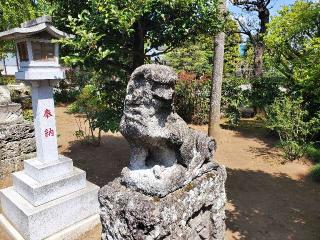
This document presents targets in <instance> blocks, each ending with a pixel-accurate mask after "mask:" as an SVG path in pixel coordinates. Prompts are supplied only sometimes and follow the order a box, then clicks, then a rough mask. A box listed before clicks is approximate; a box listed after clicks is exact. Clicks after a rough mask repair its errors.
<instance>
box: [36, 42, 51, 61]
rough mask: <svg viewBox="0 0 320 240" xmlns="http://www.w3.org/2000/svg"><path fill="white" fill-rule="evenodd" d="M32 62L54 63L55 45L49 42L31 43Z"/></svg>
mask: <svg viewBox="0 0 320 240" xmlns="http://www.w3.org/2000/svg"><path fill="white" fill-rule="evenodd" d="M31 46H32V53H33V61H54V60H55V44H54V43H51V42H40V41H31Z"/></svg>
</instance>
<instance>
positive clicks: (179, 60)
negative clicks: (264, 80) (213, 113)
mask: <svg viewBox="0 0 320 240" xmlns="http://www.w3.org/2000/svg"><path fill="white" fill-rule="evenodd" d="M224 29H225V33H226V42H225V54H224V69H223V70H224V77H225V78H224V80H223V88H226V89H232V88H234V87H235V86H238V85H239V84H240V81H237V79H236V78H234V77H233V76H235V75H236V72H237V70H238V69H239V65H240V61H241V58H240V52H239V46H240V41H241V39H240V34H239V33H235V32H236V31H237V30H238V26H237V23H236V22H235V21H234V20H232V19H231V18H229V17H228V18H227V21H226V22H225V26H224ZM213 55H214V51H213V37H211V36H205V35H201V36H199V37H198V38H197V39H196V40H195V41H186V42H185V43H184V44H183V46H182V47H179V48H176V49H174V50H173V51H172V52H170V53H168V54H165V56H164V58H163V59H164V62H165V63H166V64H168V65H169V66H171V67H173V68H175V70H176V71H177V72H178V73H179V81H178V84H177V87H176V98H175V105H176V110H177V112H178V114H179V115H180V116H182V117H183V118H184V120H185V121H187V122H189V123H193V124H207V123H208V120H209V118H208V116H209V110H210V95H211V94H210V92H211V74H212V65H213ZM226 78H228V79H230V81H229V80H228V79H226ZM226 89H225V91H223V92H224V95H226V94H227V95H228V96H224V98H225V99H227V101H224V103H226V102H229V101H228V100H229V99H231V96H229V95H230V94H233V93H234V92H232V93H231V91H229V90H226ZM233 105H234V104H233ZM222 108H223V111H224V110H225V108H226V106H225V104H224V106H223V107H222Z"/></svg>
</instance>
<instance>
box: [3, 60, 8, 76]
mask: <svg viewBox="0 0 320 240" xmlns="http://www.w3.org/2000/svg"><path fill="white" fill-rule="evenodd" d="M3 68H4V75H6V76H7V74H8V73H7V66H6V58H3Z"/></svg>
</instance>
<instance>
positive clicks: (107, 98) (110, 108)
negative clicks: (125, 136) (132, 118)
mask: <svg viewBox="0 0 320 240" xmlns="http://www.w3.org/2000/svg"><path fill="white" fill-rule="evenodd" d="M124 97H125V83H124V82H123V81H107V82H105V84H103V85H99V84H97V83H96V82H93V83H92V84H87V85H86V86H85V87H84V88H83V89H82V90H81V93H80V94H79V96H78V97H77V99H76V101H75V102H74V103H73V104H71V105H70V106H69V108H68V111H69V112H70V113H82V114H84V116H85V122H86V123H87V124H88V126H89V129H88V130H87V129H86V127H85V126H82V125H81V122H78V123H77V124H78V128H79V130H78V131H76V133H75V136H76V137H77V138H79V139H82V140H85V141H86V142H88V143H92V144H94V145H99V144H100V142H101V132H102V131H104V132H107V131H112V132H116V131H118V130H119V123H120V119H121V116H122V111H123V100H124ZM96 129H97V130H98V132H97V133H96V132H95V130H96Z"/></svg>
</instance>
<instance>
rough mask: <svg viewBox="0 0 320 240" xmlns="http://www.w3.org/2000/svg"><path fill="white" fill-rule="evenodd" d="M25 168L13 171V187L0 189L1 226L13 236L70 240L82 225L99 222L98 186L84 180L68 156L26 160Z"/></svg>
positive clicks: (82, 174) (80, 229) (30, 239)
mask: <svg viewBox="0 0 320 240" xmlns="http://www.w3.org/2000/svg"><path fill="white" fill-rule="evenodd" d="M25 169H26V170H24V171H21V172H16V173H14V174H13V186H12V187H9V188H6V189H2V190H1V191H0V200H1V207H2V212H3V215H0V225H3V226H4V228H5V229H6V230H7V232H8V233H9V234H10V235H11V236H12V237H13V239H15V240H18V239H19V240H20V239H25V240H42V239H47V238H49V239H68V240H69V239H73V237H72V236H74V235H77V236H78V235H79V233H81V232H83V230H88V228H87V227H85V226H84V225H88V226H90V228H91V227H93V226H92V224H95V225H97V224H98V221H97V216H98V212H99V203H98V190H99V187H98V186H96V185H94V184H92V183H90V182H87V181H86V174H85V172H84V171H82V170H80V169H78V168H75V167H73V164H72V160H71V159H69V158H66V157H64V156H60V157H59V160H58V161H55V162H50V163H49V162H39V161H38V160H36V159H33V160H28V161H25ZM51 173H52V174H51ZM75 226H76V227H75ZM66 229H67V230H66ZM68 229H69V230H68ZM62 232H65V233H66V234H67V235H66V236H68V238H63V235H64V234H62ZM54 236H56V237H54Z"/></svg>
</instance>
